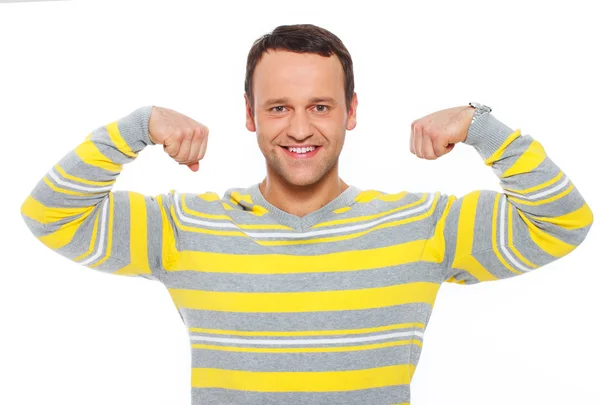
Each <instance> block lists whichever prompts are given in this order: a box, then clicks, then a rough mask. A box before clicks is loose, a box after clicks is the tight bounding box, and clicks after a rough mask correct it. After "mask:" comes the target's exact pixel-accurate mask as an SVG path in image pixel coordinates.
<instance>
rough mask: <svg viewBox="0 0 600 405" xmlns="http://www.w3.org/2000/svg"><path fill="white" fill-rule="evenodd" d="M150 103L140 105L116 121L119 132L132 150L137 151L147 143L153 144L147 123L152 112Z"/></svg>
mask: <svg viewBox="0 0 600 405" xmlns="http://www.w3.org/2000/svg"><path fill="white" fill-rule="evenodd" d="M152 107H153V106H152V105H147V106H144V107H140V108H138V109H137V110H135V111H133V112H132V113H130V114H129V115H126V116H124V117H122V118H121V119H119V120H118V121H117V125H118V127H119V133H120V134H121V137H122V138H123V139H124V140H125V142H127V144H128V145H129V147H130V148H131V150H132V151H134V152H136V153H137V152H139V151H141V150H142V149H144V148H145V147H146V146H148V145H155V143H154V142H152V141H151V140H150V135H149V134H148V124H149V121H150V115H151V114H152Z"/></svg>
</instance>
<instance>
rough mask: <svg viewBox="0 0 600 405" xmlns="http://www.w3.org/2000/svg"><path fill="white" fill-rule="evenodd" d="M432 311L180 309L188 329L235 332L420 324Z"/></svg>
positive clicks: (418, 307)
mask: <svg viewBox="0 0 600 405" xmlns="http://www.w3.org/2000/svg"><path fill="white" fill-rule="evenodd" d="M431 310H432V307H431V305H429V304H427V303H424V302H416V303H407V304H402V305H393V306H388V307H382V308H368V309H356V310H354V309H352V310H343V311H320V312H285V313H283V312H270V313H261V312H222V311H207V310H197V309H189V308H179V313H180V314H181V316H182V318H183V319H184V320H185V324H186V327H188V328H194V327H196V328H211V329H225V330H237V331H287V332H292V331H306V330H318V329H325V330H333V329H362V328H375V327H380V326H387V325H393V324H397V323H404V322H413V321H415V322H422V321H423V320H424V319H426V318H427V317H428V316H429V314H430V312H431Z"/></svg>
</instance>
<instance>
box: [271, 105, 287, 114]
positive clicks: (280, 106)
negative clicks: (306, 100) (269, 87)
mask: <svg viewBox="0 0 600 405" xmlns="http://www.w3.org/2000/svg"><path fill="white" fill-rule="evenodd" d="M274 108H285V107H284V106H282V105H278V106H275V107H272V108H271V111H273V112H275V113H279V112H283V111H274V110H273V109H274Z"/></svg>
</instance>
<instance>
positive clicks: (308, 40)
mask: <svg viewBox="0 0 600 405" xmlns="http://www.w3.org/2000/svg"><path fill="white" fill-rule="evenodd" d="M269 49H272V50H286V51H291V52H297V53H315V54H318V55H321V56H326V57H329V56H331V55H332V54H335V55H336V56H337V57H338V59H339V60H340V62H341V63H342V68H343V70H344V91H345V101H346V111H349V110H350V103H351V101H352V96H353V95H354V71H353V67H352V57H351V56H350V53H349V52H348V50H347V49H346V47H345V46H344V44H343V43H342V41H341V40H340V39H339V38H338V37H337V36H336V35H334V34H333V33H331V32H330V31H328V30H326V29H325V28H321V27H317V26H316V25H313V24H295V25H280V26H278V27H276V28H275V29H274V30H273V31H272V32H270V33H268V34H265V35H263V36H261V37H260V38H258V39H257V40H256V41H254V44H253V45H252V48H251V49H250V52H248V60H247V62H246V80H245V81H244V90H245V92H246V95H247V97H248V101H249V102H250V108H251V110H252V114H254V93H253V89H252V83H253V80H252V78H253V76H254V70H255V68H256V65H257V63H258V62H259V61H260V59H261V58H262V55H263V53H264V52H268V50H269Z"/></svg>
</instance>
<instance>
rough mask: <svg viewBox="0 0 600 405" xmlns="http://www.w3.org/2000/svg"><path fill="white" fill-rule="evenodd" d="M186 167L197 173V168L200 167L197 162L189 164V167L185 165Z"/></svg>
mask: <svg viewBox="0 0 600 405" xmlns="http://www.w3.org/2000/svg"><path fill="white" fill-rule="evenodd" d="M187 167H189V168H190V170H191V171H193V172H197V171H198V168H199V167H200V163H199V162H195V163H190V164H189V165H187Z"/></svg>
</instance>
